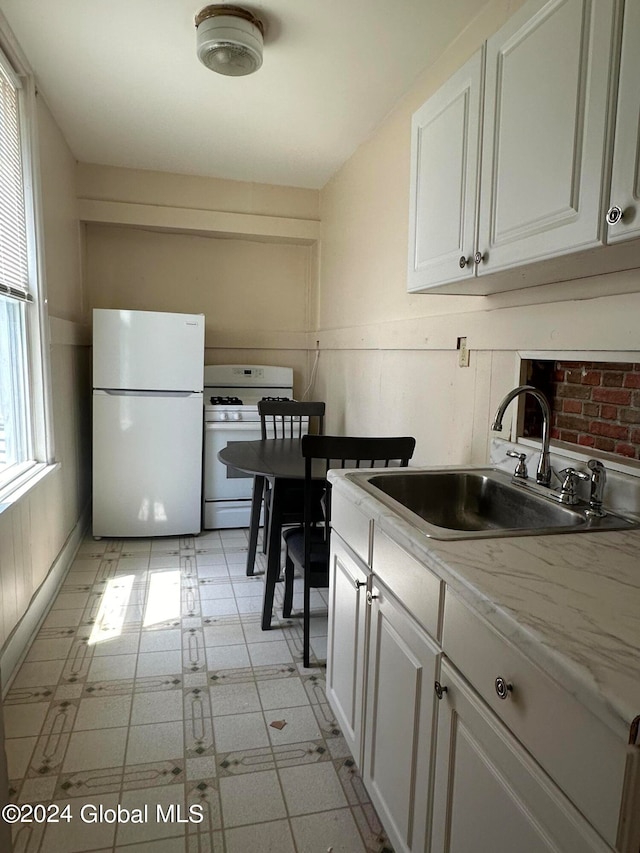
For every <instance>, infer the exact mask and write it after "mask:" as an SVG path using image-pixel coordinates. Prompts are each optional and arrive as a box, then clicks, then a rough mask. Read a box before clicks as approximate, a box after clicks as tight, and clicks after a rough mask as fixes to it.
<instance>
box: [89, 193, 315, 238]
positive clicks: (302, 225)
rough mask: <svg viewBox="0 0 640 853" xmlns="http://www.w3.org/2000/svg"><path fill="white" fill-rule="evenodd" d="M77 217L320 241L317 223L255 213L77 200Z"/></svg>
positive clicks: (107, 222) (211, 233)
mask: <svg viewBox="0 0 640 853" xmlns="http://www.w3.org/2000/svg"><path fill="white" fill-rule="evenodd" d="M78 217H79V219H80V220H81V221H82V222H93V223H97V224H101V225H128V226H130V227H137V228H149V229H153V230H158V231H173V232H178V233H180V234H203V235H207V236H210V237H211V236H226V237H229V236H233V237H243V238H253V239H256V240H259V239H263V240H269V241H277V242H283V243H288V242H291V243H305V244H310V243H315V242H316V241H317V240H318V239H319V238H320V221H319V220H317V219H293V218H290V217H285V216H266V215H264V214H256V213H230V212H228V211H223V210H200V209H198V208H189V207H170V206H168V205H160V204H133V203H131V202H122V201H101V200H99V199H91V198H81V199H78Z"/></svg>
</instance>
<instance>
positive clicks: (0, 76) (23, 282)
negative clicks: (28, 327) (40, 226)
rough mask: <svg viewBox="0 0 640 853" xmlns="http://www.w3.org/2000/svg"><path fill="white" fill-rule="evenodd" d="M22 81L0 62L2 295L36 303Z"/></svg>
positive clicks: (0, 273) (0, 283) (0, 243)
mask: <svg viewBox="0 0 640 853" xmlns="http://www.w3.org/2000/svg"><path fill="white" fill-rule="evenodd" d="M19 88H20V82H19V80H18V79H17V77H14V75H13V74H11V72H10V71H9V70H8V69H7V68H6V66H5V63H4V62H0V295H4V296H9V297H11V298H13V299H17V300H20V301H23V302H33V296H32V295H31V293H29V271H28V265H27V228H26V222H25V202H24V189H23V185H24V181H23V170H22V145H21V139H20V104H19Z"/></svg>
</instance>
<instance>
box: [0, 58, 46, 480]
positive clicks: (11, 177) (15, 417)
mask: <svg viewBox="0 0 640 853" xmlns="http://www.w3.org/2000/svg"><path fill="white" fill-rule="evenodd" d="M32 94H33V93H32V89H31V83H30V81H29V78H27V77H26V76H25V77H21V76H20V75H18V74H17V73H16V71H15V70H14V68H13V66H12V65H11V63H10V62H9V60H8V59H7V58H6V57H5V55H4V54H2V53H0V493H3V492H5V491H8V490H10V489H8V487H11V486H13V485H15V484H17V483H21V482H22V481H23V479H24V478H25V476H26V477H28V476H29V474H30V473H35V471H36V470H38V463H45V462H47V461H49V458H50V452H49V447H48V441H47V430H46V428H45V425H46V418H45V400H44V397H45V393H44V390H45V382H44V375H45V371H44V367H43V361H42V354H43V347H42V346H41V333H40V332H41V305H40V301H39V295H40V294H41V292H42V288H41V287H40V286H39V281H38V275H37V271H38V264H37V252H36V238H35V235H36V229H35V209H36V208H35V203H34V194H33V180H32V175H33V170H32V164H31V154H30V152H31V146H30V134H29V113H30V108H32V106H33V97H30V95H32ZM40 467H42V465H40Z"/></svg>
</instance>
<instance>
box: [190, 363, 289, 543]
mask: <svg viewBox="0 0 640 853" xmlns="http://www.w3.org/2000/svg"><path fill="white" fill-rule="evenodd" d="M292 396H293V370H292V369H291V368H290V367H271V366H268V365H243V364H215V365H206V366H205V368H204V404H205V405H204V466H203V467H204V487H203V509H202V526H203V528H204V529H205V530H212V529H216V528H222V527H248V526H249V518H250V515H251V493H252V490H253V478H252V477H248V476H246V475H242V474H240V473H237V474H236V473H234V472H233V471H232V470H231V469H228V468H227V467H226V465H223V464H222V463H221V462H219V461H218V451H219V450H221V449H222V448H223V447H226V446H227V444H228V443H229V442H230V441H254V440H256V439H259V438H261V429H260V415H259V414H258V402H259V401H260V400H263V399H265V398H268V399H285V400H290V399H291V398H292Z"/></svg>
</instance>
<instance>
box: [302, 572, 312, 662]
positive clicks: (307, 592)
mask: <svg viewBox="0 0 640 853" xmlns="http://www.w3.org/2000/svg"><path fill="white" fill-rule="evenodd" d="M310 610H311V587H310V586H309V578H308V575H307V571H306V570H305V574H304V606H303V620H302V622H303V629H302V662H303V664H304V666H305V667H306V668H307V669H308V668H309V666H310V663H309V647H310V638H309V635H310V633H311V613H310V612H309V611H310Z"/></svg>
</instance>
